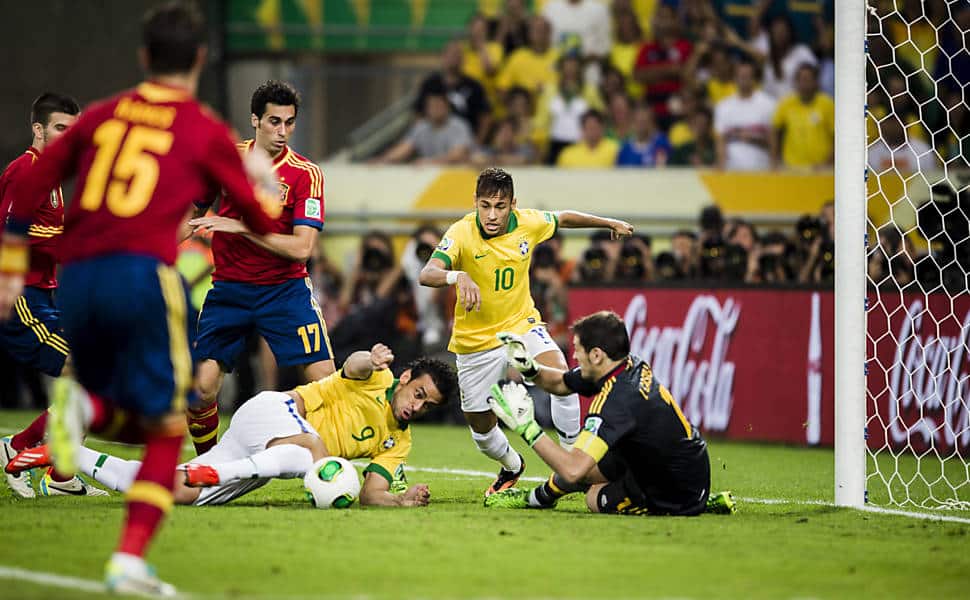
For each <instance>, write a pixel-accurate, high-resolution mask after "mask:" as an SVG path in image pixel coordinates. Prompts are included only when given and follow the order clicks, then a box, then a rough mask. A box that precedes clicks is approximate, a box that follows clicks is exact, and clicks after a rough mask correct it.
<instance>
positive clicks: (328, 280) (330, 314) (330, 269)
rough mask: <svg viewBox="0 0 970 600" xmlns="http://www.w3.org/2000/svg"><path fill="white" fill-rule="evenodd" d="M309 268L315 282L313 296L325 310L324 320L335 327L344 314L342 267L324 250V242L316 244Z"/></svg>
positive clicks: (311, 278)
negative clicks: (342, 307) (341, 306)
mask: <svg viewBox="0 0 970 600" xmlns="http://www.w3.org/2000/svg"><path fill="white" fill-rule="evenodd" d="M307 270H308V271H309V274H310V281H311V282H312V283H313V297H314V299H315V300H316V301H317V304H319V305H320V309H321V311H322V312H323V322H324V323H328V324H329V325H330V327H333V326H335V325H336V324H337V323H338V322H339V321H340V317H342V316H343V315H342V314H341V309H340V292H341V290H343V286H344V275H343V273H341V272H340V267H338V266H337V265H336V263H334V262H333V261H331V260H330V258H329V257H328V256H327V254H326V253H325V252H324V251H323V244H316V245H315V246H314V248H313V253H312V254H311V256H310V262H309V264H308V265H307Z"/></svg>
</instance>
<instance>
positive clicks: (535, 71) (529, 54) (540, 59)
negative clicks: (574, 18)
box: [496, 16, 559, 96]
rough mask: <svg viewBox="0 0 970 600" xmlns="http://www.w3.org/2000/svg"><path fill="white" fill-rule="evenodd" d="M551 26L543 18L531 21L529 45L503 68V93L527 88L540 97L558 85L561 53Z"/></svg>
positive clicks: (499, 78) (498, 83)
mask: <svg viewBox="0 0 970 600" xmlns="http://www.w3.org/2000/svg"><path fill="white" fill-rule="evenodd" d="M550 38H551V33H550V28H549V22H548V21H546V20H545V19H544V18H542V17H540V16H534V17H532V18H531V19H529V45H528V46H524V47H522V48H519V49H518V50H516V51H515V52H513V53H512V54H511V55H510V56H509V57H508V60H507V61H506V63H505V66H504V67H502V70H501V72H500V73H499V76H498V80H497V81H496V84H497V85H498V88H499V89H500V90H509V89H511V88H513V87H516V86H518V87H523V88H525V89H527V90H529V92H530V93H531V94H532V95H533V96H537V95H538V94H539V93H540V92H541V91H542V89H543V88H545V87H548V86H550V85H554V84H555V81H556V60H557V59H558V58H559V53H558V52H557V51H556V49H555V48H553V47H552V44H551V39H550Z"/></svg>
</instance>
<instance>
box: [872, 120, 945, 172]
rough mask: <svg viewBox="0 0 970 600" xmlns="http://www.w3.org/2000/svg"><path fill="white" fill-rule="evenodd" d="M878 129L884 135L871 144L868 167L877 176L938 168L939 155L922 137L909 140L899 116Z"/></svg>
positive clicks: (881, 124) (882, 122) (883, 122)
mask: <svg viewBox="0 0 970 600" xmlns="http://www.w3.org/2000/svg"><path fill="white" fill-rule="evenodd" d="M879 129H880V131H881V135H880V136H879V138H878V139H877V140H876V141H875V143H873V144H870V145H869V156H868V164H869V168H870V169H872V171H873V172H874V173H876V174H878V173H882V172H884V171H888V170H895V171H896V172H897V173H899V174H901V175H908V174H912V173H915V172H916V171H923V172H925V171H930V170H932V169H934V168H936V167H937V162H936V152H935V151H934V150H933V149H932V148H930V146H929V144H927V143H926V142H924V141H923V140H921V139H919V138H909V139H907V131H906V130H905V129H903V125H902V123H900V121H899V119H898V118H897V117H896V115H888V116H887V117H886V118H884V119H883V120H882V121H880V122H879Z"/></svg>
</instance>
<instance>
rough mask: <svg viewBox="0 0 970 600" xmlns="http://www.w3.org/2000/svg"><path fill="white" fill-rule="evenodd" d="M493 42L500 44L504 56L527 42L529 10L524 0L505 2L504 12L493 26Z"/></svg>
mask: <svg viewBox="0 0 970 600" xmlns="http://www.w3.org/2000/svg"><path fill="white" fill-rule="evenodd" d="M495 40H496V41H497V42H498V43H500V44H502V50H503V51H504V53H505V56H508V55H509V54H512V53H513V52H515V51H516V50H518V49H519V48H521V47H523V46H525V45H526V44H528V41H529V9H528V7H527V6H526V1H525V0H505V10H503V11H502V14H501V15H500V16H499V18H498V22H497V23H496V25H495Z"/></svg>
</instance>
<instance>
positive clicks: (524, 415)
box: [488, 382, 597, 483]
mask: <svg viewBox="0 0 970 600" xmlns="http://www.w3.org/2000/svg"><path fill="white" fill-rule="evenodd" d="M488 403H489V405H490V406H491V407H492V411H493V412H494V413H495V416H497V417H498V418H499V420H500V421H502V422H503V423H505V426H506V427H508V428H509V429H511V430H513V431H515V432H516V433H518V434H519V435H520V436H522V439H523V440H525V442H526V443H527V444H529V446H531V447H532V449H533V450H535V451H536V454H538V455H539V457H540V458H542V460H543V462H545V463H546V464H547V465H549V468H550V469H552V470H553V471H555V472H556V473H558V474H559V476H560V477H562V478H563V479H565V480H566V482H567V483H577V482H580V481H583V480H584V479H585V478H586V476H587V475H588V474H590V472H591V471H592V470H593V469H594V468H595V467H596V462H597V459H596V458H594V457H593V456H591V455H590V454H587V453H586V452H583V451H580V450H572V451H571V450H565V449H564V448H562V447H561V446H560V445H559V444H557V443H555V442H553V441H552V440H551V439H549V436H547V435H546V434H545V432H543V431H542V428H541V427H539V424H538V423H536V421H535V416H534V414H535V407H534V406H533V404H532V398H531V397H530V396H529V392H528V391H527V390H526V389H525V386H524V385H522V384H521V383H515V382H509V383H507V384H505V385H503V386H502V387H501V388H499V386H498V385H497V384H496V385H493V386H492V392H491V396H489V399H488Z"/></svg>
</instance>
